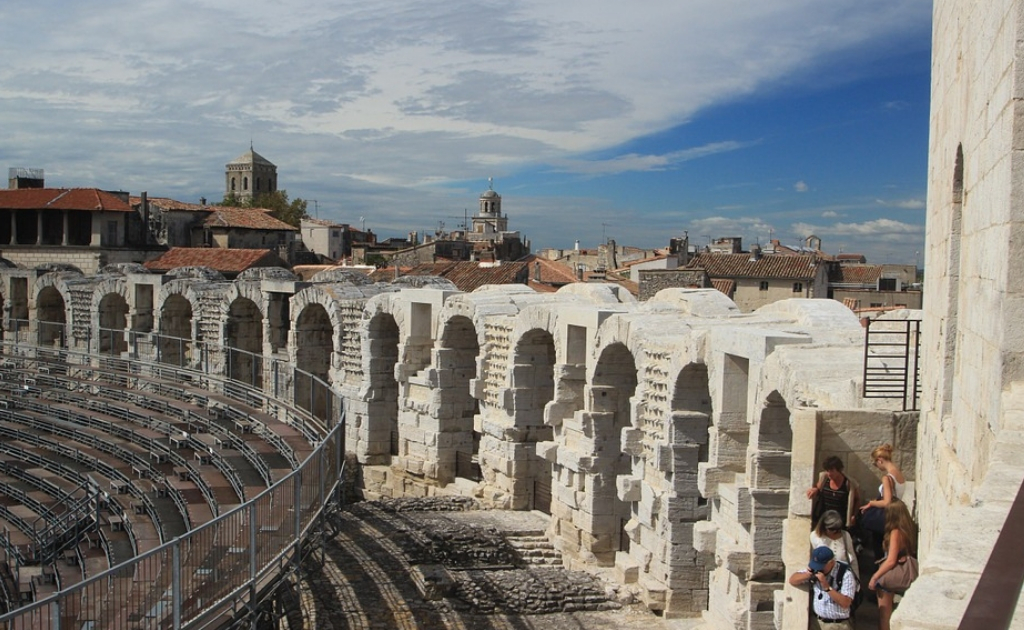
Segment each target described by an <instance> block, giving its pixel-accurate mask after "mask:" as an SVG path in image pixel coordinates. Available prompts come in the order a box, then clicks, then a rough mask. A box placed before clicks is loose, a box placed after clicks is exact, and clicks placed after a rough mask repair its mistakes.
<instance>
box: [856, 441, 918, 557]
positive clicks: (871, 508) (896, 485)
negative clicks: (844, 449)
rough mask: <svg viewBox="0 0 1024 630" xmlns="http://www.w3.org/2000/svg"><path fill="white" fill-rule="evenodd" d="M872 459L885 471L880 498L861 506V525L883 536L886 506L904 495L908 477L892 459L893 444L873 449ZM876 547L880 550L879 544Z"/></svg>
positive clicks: (879, 489) (880, 488) (880, 486)
mask: <svg viewBox="0 0 1024 630" xmlns="http://www.w3.org/2000/svg"><path fill="white" fill-rule="evenodd" d="M871 460H872V463H874V465H875V467H876V468H878V469H879V470H881V471H882V473H883V474H882V483H881V484H880V485H879V486H878V498H876V499H873V500H871V501H868V502H867V503H865V504H864V505H863V506H861V508H860V511H861V520H860V525H861V527H862V528H864V529H867V530H868V531H871V532H874V533H875V534H876V535H878V536H881V535H882V533H883V532H884V531H885V507H886V506H887V505H889V504H890V503H891V502H892V501H894V500H896V499H899V498H901V497H902V496H903V492H904V490H905V489H906V486H907V478H906V477H904V476H903V472H902V471H900V469H899V466H897V465H896V464H895V463H893V461H892V445H891V444H883V445H881V446H879V447H877V448H876V449H875V450H873V451H871ZM875 549H876V551H878V550H879V549H878V547H877V545H876V547H875Z"/></svg>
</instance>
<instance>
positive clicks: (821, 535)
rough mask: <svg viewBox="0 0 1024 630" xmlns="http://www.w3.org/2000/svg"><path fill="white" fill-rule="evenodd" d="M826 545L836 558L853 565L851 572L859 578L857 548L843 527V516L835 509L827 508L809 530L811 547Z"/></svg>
mask: <svg viewBox="0 0 1024 630" xmlns="http://www.w3.org/2000/svg"><path fill="white" fill-rule="evenodd" d="M818 547H828V548H829V549H831V550H832V553H833V554H835V557H836V560H838V561H840V562H845V563H846V564H848V565H850V566H851V567H853V574H854V575H855V576H857V579H858V580H859V579H860V565H859V564H858V563H857V550H856V548H854V546H853V537H852V536H850V532H848V531H846V530H844V529H843V517H842V516H840V515H839V512H836V511H835V510H828V511H827V512H825V513H824V514H822V515H821V518H820V519H818V524H817V525H816V526H815V528H814V529H812V530H811V548H812V549H817V548H818Z"/></svg>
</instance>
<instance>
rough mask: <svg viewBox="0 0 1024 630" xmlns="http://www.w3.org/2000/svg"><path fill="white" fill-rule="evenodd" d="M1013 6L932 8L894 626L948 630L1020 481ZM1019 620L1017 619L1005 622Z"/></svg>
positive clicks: (942, 0) (1016, 11)
mask: <svg viewBox="0 0 1024 630" xmlns="http://www.w3.org/2000/svg"><path fill="white" fill-rule="evenodd" d="M1022 27H1024V22H1022V3H1021V2H1020V1H1019V0H996V1H994V2H987V3H975V2H965V1H962V0H937V1H936V2H935V3H934V13H933V38H932V39H933V53H932V95H931V107H932V109H931V137H930V143H929V166H928V217H929V220H928V224H927V239H926V249H925V251H926V257H925V264H926V268H927V273H926V280H925V290H924V311H925V328H924V331H923V342H922V352H923V355H924V360H925V361H924V365H925V366H926V369H925V371H924V374H923V376H924V378H923V392H922V411H921V430H920V436H919V452H920V454H921V456H920V457H919V458H918V477H919V478H920V479H922V480H924V479H927V480H929V483H928V484H924V483H922V484H919V487H918V492H917V499H918V510H917V517H918V521H919V523H920V527H921V560H922V573H923V575H922V577H921V578H920V579H919V580H918V582H917V584H916V586H915V589H914V590H913V592H912V593H911V594H909V595H908V597H907V598H905V600H904V602H903V603H902V604H901V607H900V608H901V610H900V611H898V613H897V614H896V616H895V617H894V621H893V626H894V627H898V628H918V627H928V628H953V627H956V625H957V623H958V620H959V619H960V617H961V615H962V614H963V612H964V610H965V609H966V607H967V603H968V601H969V600H970V597H971V594H972V593H973V591H974V588H975V586H976V584H977V582H978V578H979V576H980V574H981V572H982V570H983V568H984V564H985V562H986V561H987V559H988V556H989V553H990V550H991V548H992V545H993V544H994V541H995V539H996V535H997V533H998V531H999V530H1000V529H1001V528H1002V527H1003V523H1004V522H1005V520H1006V513H1007V510H1008V507H1009V502H1010V501H1011V500H1012V499H1013V497H1014V496H1016V492H1017V490H1018V488H1020V485H1021V481H1022V479H1024V459H1022V456H1024V447H1022V444H1021V440H1020V435H1021V433H1020V431H1021V429H1022V428H1024V414H1022V411H1024V407H1022V405H1021V396H1020V391H1021V389H1022V381H1024V373H1022V365H1024V362H1022V361H1021V358H1022V356H1024V355H1022V352H1024V338H1022V337H1021V334H1020V331H1021V330H1024V328H1022V324H1024V321H1022V317H1024V315H1022V310H1021V308H1020V303H1021V300H1022V297H1024V293H1022V290H1024V283H1022V276H1021V273H1020V270H1019V264H1017V262H1018V261H1019V259H1020V253H1021V250H1020V243H1021V242H1022V240H1021V239H1022V237H1024V232H1022V227H1024V223H1022V219H1024V216H1022V203H1021V202H1022V201H1024V199H1022V196H1024V188H1022V184H1021V182H1022V179H1021V176H1022V175H1024V170H1022V169H1024V163H1022V159H1021V152H1020V147H1021V140H1022V136H1021V133H1022V132H1021V128H1020V124H1019V120H1020V107H1021V97H1022V96H1024V82H1022V76H1021V69H1022V67H1024V66H1022V59H1021V54H1022V52H1021V49H1020V44H1019V42H1020V40H1021V36H1022V34H1024V33H1022ZM1021 618H1024V613H1020V612H1019V613H1018V615H1017V620H1019V619H1021Z"/></svg>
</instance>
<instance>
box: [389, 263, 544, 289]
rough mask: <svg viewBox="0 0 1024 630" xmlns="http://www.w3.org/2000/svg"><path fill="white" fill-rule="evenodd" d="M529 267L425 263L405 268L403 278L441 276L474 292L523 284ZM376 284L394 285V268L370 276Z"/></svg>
mask: <svg viewBox="0 0 1024 630" xmlns="http://www.w3.org/2000/svg"><path fill="white" fill-rule="evenodd" d="M527 271H528V264H527V263H525V262H504V263H501V264H490V263H488V264H484V265H481V264H480V263H479V262H474V261H458V262H435V263H422V264H419V265H416V266H414V267H411V268H409V269H405V268H403V269H402V270H401V271H400V273H399V275H401V276H438V277H441V278H445V279H446V280H450V281H451V282H452V284H454V285H455V286H456V287H458V289H459V290H460V291H466V292H469V291H473V290H474V289H478V288H480V287H482V286H484V285H485V284H523V283H524V282H525V281H526V279H527ZM370 279H371V280H373V281H374V282H391V281H392V280H394V279H395V269H394V267H389V268H386V269H377V270H376V271H374V272H373V273H371V274H370Z"/></svg>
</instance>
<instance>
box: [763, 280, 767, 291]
mask: <svg viewBox="0 0 1024 630" xmlns="http://www.w3.org/2000/svg"><path fill="white" fill-rule="evenodd" d="M761 290H762V291H767V290H768V281H767V280H762V281H761Z"/></svg>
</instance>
